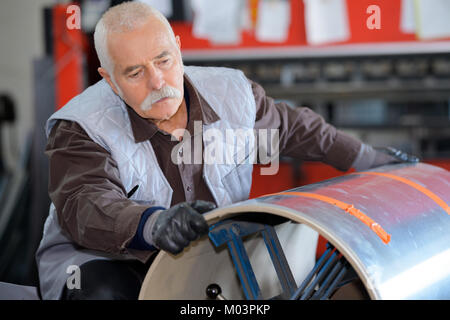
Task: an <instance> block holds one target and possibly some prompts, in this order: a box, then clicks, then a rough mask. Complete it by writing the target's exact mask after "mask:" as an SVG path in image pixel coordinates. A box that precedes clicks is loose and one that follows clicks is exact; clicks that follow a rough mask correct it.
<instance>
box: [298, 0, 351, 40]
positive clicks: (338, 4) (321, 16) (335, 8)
mask: <svg viewBox="0 0 450 320" xmlns="http://www.w3.org/2000/svg"><path fill="white" fill-rule="evenodd" d="M303 1H304V4H305V27H306V39H307V41H308V43H309V44H313V45H318V44H324V43H330V42H340V41H346V40H348V39H349V38H350V27H349V22H348V14H347V5H346V1H345V0H303Z"/></svg>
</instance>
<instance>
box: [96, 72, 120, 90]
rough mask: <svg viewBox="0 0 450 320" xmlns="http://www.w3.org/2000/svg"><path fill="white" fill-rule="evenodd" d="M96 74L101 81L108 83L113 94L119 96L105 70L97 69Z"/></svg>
mask: <svg viewBox="0 0 450 320" xmlns="http://www.w3.org/2000/svg"><path fill="white" fill-rule="evenodd" d="M97 71H98V73H99V74H100V75H101V76H102V78H103V79H105V80H106V82H108V84H109V86H110V87H111V88H112V89H113V91H114V93H115V94H117V95H119V90H118V88H117V87H116V85H115V84H114V82H113V81H112V79H111V76H110V75H109V73H108V71H106V69H105V68H102V67H100V68H98V69H97Z"/></svg>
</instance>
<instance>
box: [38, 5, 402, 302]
mask: <svg viewBox="0 0 450 320" xmlns="http://www.w3.org/2000/svg"><path fill="white" fill-rule="evenodd" d="M94 38H95V47H96V50H97V54H98V57H99V59H100V63H101V67H100V68H99V69H98V71H99V73H100V74H101V76H102V77H103V80H101V81H99V82H98V83H96V84H95V85H93V86H91V87H89V88H88V89H86V90H85V91H84V92H83V93H81V94H80V95H78V96H77V97H75V98H74V99H72V100H71V101H70V102H69V103H68V104H67V105H66V106H64V107H63V108H62V109H60V110H59V111H57V112H56V113H54V114H53V115H52V116H51V117H50V119H49V120H48V122H47V127H46V132H47V135H48V145H47V149H46V153H47V155H48V156H49V161H50V162H49V164H50V179H49V180H50V181H49V194H50V197H51V200H52V205H51V207H50V213H49V217H48V218H47V221H46V223H45V227H44V235H43V239H42V241H41V244H40V246H39V249H38V251H37V253H36V260H37V264H38V269H39V276H40V289H41V293H42V296H43V298H45V299H136V298H137V296H138V293H139V289H140V286H141V283H142V280H143V277H144V275H145V273H146V271H147V269H148V267H149V265H150V263H151V261H152V259H153V257H154V256H155V253H156V252H158V250H165V251H167V252H170V253H172V254H177V253H179V252H181V251H182V250H183V248H185V247H186V246H188V244H189V243H190V242H191V241H192V240H194V239H197V238H198V237H199V236H202V235H204V234H206V233H207V231H208V226H207V224H206V222H205V219H204V218H203V216H202V214H203V213H205V212H207V211H210V210H212V209H214V208H215V207H216V206H224V205H227V204H231V203H233V202H236V201H240V200H244V199H247V198H248V195H249V191H250V186H251V177H252V176H251V175H252V165H251V164H248V163H244V162H242V163H241V162H237V163H233V164H229V163H227V164H223V163H214V162H213V163H202V162H201V161H200V162H198V161H197V162H196V161H193V163H185V162H181V163H176V162H174V161H173V156H172V153H173V152H172V150H175V149H174V148H176V147H177V145H178V144H179V143H180V141H181V142H186V141H185V140H186V139H191V140H192V141H193V142H194V143H195V142H197V143H198V142H199V141H200V144H202V143H203V144H205V143H207V139H206V138H205V136H206V135H205V134H203V133H205V132H207V130H209V129H213V130H216V131H219V132H225V131H226V130H229V129H250V130H253V129H256V130H258V129H276V130H278V132H279V145H278V149H279V152H280V153H281V154H283V155H287V156H291V157H296V158H299V159H303V160H318V161H323V162H325V163H328V164H330V165H333V166H334V167H336V168H338V169H340V170H347V169H349V168H350V167H352V166H353V167H355V168H356V169H367V168H371V167H374V166H378V165H382V164H386V163H391V162H398V161H409V160H411V159H410V158H408V157H407V156H406V155H404V154H402V153H399V154H397V155H395V154H393V155H388V154H386V153H383V152H379V151H375V150H374V149H373V148H371V147H370V146H367V145H365V144H363V143H361V142H360V141H358V140H356V139H354V138H352V137H350V136H348V135H346V134H344V133H342V132H339V131H337V130H336V129H335V128H334V127H332V126H330V125H329V124H327V123H325V122H324V121H323V119H322V118H321V117H320V116H318V115H317V114H315V113H314V112H312V111H311V110H309V109H307V108H295V109H294V108H290V107H288V106H287V105H286V104H284V103H275V102H274V100H273V99H271V98H270V97H267V96H266V95H265V92H264V90H263V88H262V87H261V86H259V85H258V84H256V83H254V82H252V81H250V80H248V79H247V78H246V77H245V76H244V75H243V73H242V72H240V71H238V70H233V69H227V68H205V67H184V66H183V62H182V59H181V53H180V47H181V42H180V38H179V37H178V36H175V35H174V33H173V31H172V29H171V27H170V25H169V23H168V21H167V20H166V19H165V18H164V16H162V15H161V14H160V13H159V12H158V11H156V10H154V9H153V8H151V7H149V6H147V5H145V4H143V3H139V2H127V3H123V4H121V5H118V6H116V7H112V8H110V9H109V10H108V11H107V12H106V13H105V14H104V15H103V17H102V18H101V20H100V21H99V22H98V24H97V26H96V30H95V34H94ZM198 122H201V124H202V126H200V128H201V129H202V130H200V133H199V132H195V130H194V129H195V128H194V123H198ZM180 129H181V130H180ZM184 130H186V131H184ZM183 132H189V133H190V136H186V135H184V134H183ZM224 136H225V135H224ZM186 137H188V138H186ZM199 137H200V140H198V138H199ZM247 140H248V141H247ZM247 140H245V142H244V150H246V151H245V152H246V153H245V154H244V159H246V158H248V156H249V154H250V152H251V149H252V146H254V145H255V143H254V139H253V140H252V138H251V137H250V138H249V139H247ZM219 142H220V141H219ZM221 145H222V148H223V150H221V151H223V152H224V153H226V155H227V156H233V155H234V152H235V150H233V151H230V149H229V148H228V147H227V143H222V144H221ZM229 152H232V153H231V154H227V153H229ZM402 157H403V158H402ZM77 277H78V278H77Z"/></svg>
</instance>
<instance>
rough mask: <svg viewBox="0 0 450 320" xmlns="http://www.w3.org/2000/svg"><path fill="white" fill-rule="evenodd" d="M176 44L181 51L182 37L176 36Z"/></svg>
mask: <svg viewBox="0 0 450 320" xmlns="http://www.w3.org/2000/svg"><path fill="white" fill-rule="evenodd" d="M175 42H176V44H177V46H178V49H181V40H180V36H175Z"/></svg>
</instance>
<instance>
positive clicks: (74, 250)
mask: <svg viewBox="0 0 450 320" xmlns="http://www.w3.org/2000/svg"><path fill="white" fill-rule="evenodd" d="M184 70H185V73H186V75H187V76H188V77H189V78H190V80H191V81H192V83H193V85H194V86H195V88H196V89H197V90H198V92H199V93H200V94H201V95H202V96H203V97H204V99H205V100H206V101H207V102H208V103H209V105H210V106H211V107H212V108H213V110H214V111H215V112H216V113H217V115H218V116H219V118H220V120H218V121H216V122H214V123H212V124H209V125H203V132H210V133H211V132H213V133H214V132H219V133H221V134H220V135H219V137H220V136H221V137H223V140H222V141H221V142H222V143H221V144H219V146H221V149H222V152H223V155H224V157H226V159H237V158H238V159H239V160H240V161H238V162H237V163H236V162H234V161H231V162H229V161H228V162H227V163H224V164H223V163H222V164H218V163H211V162H208V163H205V162H204V171H203V178H204V180H205V182H206V184H207V186H208V187H209V189H210V191H211V193H212V195H213V197H214V199H215V200H216V202H217V204H218V205H219V206H224V205H228V204H231V203H233V202H237V201H241V200H245V199H247V198H248V196H249V193H250V187H251V180H252V168H253V165H252V162H253V161H252V158H253V156H254V152H255V137H254V135H253V134H247V135H245V139H238V141H237V146H236V145H235V143H231V144H230V139H226V137H227V133H226V131H229V130H230V129H239V130H242V129H243V130H247V131H249V130H250V131H251V130H253V127H254V123H255V115H256V107H255V100H254V96H253V93H252V89H251V85H250V83H249V82H248V81H247V79H246V78H245V76H244V75H243V73H242V72H241V71H238V70H233V69H228V68H212V67H191V66H189V67H188V66H186V67H185V69H184ZM126 108H127V107H126V105H125V104H124V102H123V101H122V99H120V98H119V97H118V96H117V95H116V94H115V93H114V92H113V91H112V89H111V88H110V86H109V85H108V84H107V82H106V81H105V80H101V81H99V82H98V83H96V84H95V85H93V86H91V87H89V88H87V89H86V90H85V91H84V92H83V93H81V94H80V95H78V96H76V97H75V98H73V99H72V100H70V101H69V102H68V103H67V104H66V105H65V106H64V107H63V108H61V109H60V110H58V111H57V112H55V113H54V114H53V115H52V116H51V117H50V118H49V119H48V121H47V125H46V134H47V136H48V135H49V133H50V131H51V129H52V127H53V125H54V124H55V123H56V121H57V120H59V119H64V120H70V121H75V122H77V123H78V124H79V125H80V126H81V127H82V128H83V129H84V130H85V131H86V133H87V134H88V135H89V137H90V138H91V139H92V140H93V141H95V142H96V143H98V144H99V145H101V146H102V147H103V148H104V149H106V150H107V151H108V152H109V153H110V154H111V156H112V158H113V159H114V160H115V161H116V162H117V165H118V168H119V173H120V178H121V181H122V184H123V186H124V187H125V190H127V191H129V190H131V189H132V188H133V187H134V186H136V185H139V188H138V189H137V191H136V192H135V193H134V195H133V196H132V197H131V199H132V200H136V201H145V202H146V203H148V204H149V205H158V206H163V207H166V208H168V207H169V206H170V203H171V199H172V192H173V191H172V189H171V187H170V185H169V183H168V182H167V180H166V178H165V176H164V174H163V173H162V171H161V169H160V167H159V165H158V161H157V159H156V156H155V153H154V150H153V148H152V145H151V143H150V141H148V140H147V141H144V142H141V143H135V141H134V136H133V132H132V130H131V124H130V121H129V118H128V113H127V110H126ZM215 137H217V135H215ZM203 142H204V145H205V150H206V149H207V146H208V145H210V143H214V139H211V136H210V135H205V134H203ZM205 150H203V151H205ZM210 150H212V149H210ZM241 152H244V154H245V156H244V157H242V153H241ZM237 154H239V156H238V157H237ZM111 258H114V259H130V258H132V257H130V256H128V255H120V256H112V255H109V254H104V253H101V252H97V251H92V250H87V249H83V248H80V247H78V246H77V245H76V244H75V243H73V242H72V241H71V239H70V238H69V237H68V236H67V234H66V233H65V232H64V231H63V230H62V229H61V228H60V226H59V223H58V217H57V214H56V211H55V207H54V205H53V204H51V206H50V212H49V216H48V218H47V220H46V222H45V225H44V233H43V238H42V240H41V243H40V246H39V248H38V250H37V252H36V261H37V265H38V270H39V279H40V286H41V293H42V296H43V298H44V299H59V297H60V295H61V292H62V289H63V286H64V285H65V282H66V279H67V277H68V276H69V274H68V273H66V271H67V268H68V267H69V266H70V265H77V266H80V265H81V264H83V263H85V262H87V261H90V260H93V259H111Z"/></svg>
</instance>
